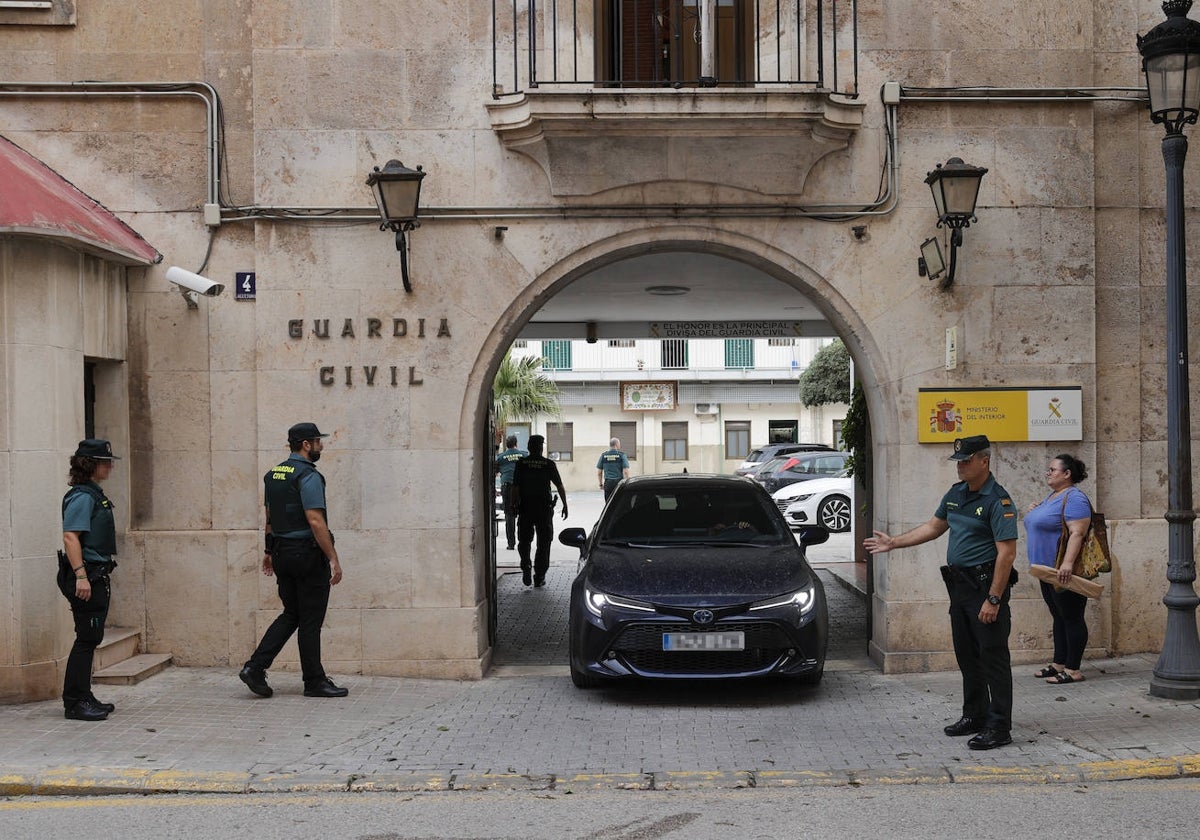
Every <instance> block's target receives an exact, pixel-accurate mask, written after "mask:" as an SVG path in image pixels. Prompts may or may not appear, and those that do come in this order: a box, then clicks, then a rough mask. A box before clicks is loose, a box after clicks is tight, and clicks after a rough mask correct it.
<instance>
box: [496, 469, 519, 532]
mask: <svg viewBox="0 0 1200 840" xmlns="http://www.w3.org/2000/svg"><path fill="white" fill-rule="evenodd" d="M512 488H513V486H512V482H511V481H510V482H508V483H507V484H501V485H500V504H501V505H502V506H503V507H504V536H506V537H508V547H509V548H512V547H513V546H514V545H516V544H517V512H516V510H514V509H513V503H512Z"/></svg>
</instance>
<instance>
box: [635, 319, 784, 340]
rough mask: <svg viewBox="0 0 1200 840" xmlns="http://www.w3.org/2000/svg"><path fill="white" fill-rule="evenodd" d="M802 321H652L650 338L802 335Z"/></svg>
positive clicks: (778, 336) (780, 336)
mask: <svg viewBox="0 0 1200 840" xmlns="http://www.w3.org/2000/svg"><path fill="white" fill-rule="evenodd" d="M805 335H806V334H805V332H804V322H803V321H652V322H651V323H650V337H651V338H803V337H805Z"/></svg>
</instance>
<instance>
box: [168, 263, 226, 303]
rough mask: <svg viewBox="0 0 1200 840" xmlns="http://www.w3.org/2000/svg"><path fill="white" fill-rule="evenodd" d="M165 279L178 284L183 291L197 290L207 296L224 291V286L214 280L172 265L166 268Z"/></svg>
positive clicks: (214, 295)
mask: <svg viewBox="0 0 1200 840" xmlns="http://www.w3.org/2000/svg"><path fill="white" fill-rule="evenodd" d="M167 279H168V280H170V281H171V282H172V283H174V284H175V285H176V286H179V288H180V289H182V290H183V291H184V292H185V293H186V292H198V293H199V294H202V295H208V296H209V297H216V296H217V295H219V294H221V292H223V291H225V287H224V286H223V285H222V284H220V283H217V282H216V281H214V280H209V279H208V278H207V277H205V276H203V275H201V274H193V273H192V272H190V271H188V270H186V269H183V268H180V267H179V266H177V265H173V266H171V267H170V268H168V269H167Z"/></svg>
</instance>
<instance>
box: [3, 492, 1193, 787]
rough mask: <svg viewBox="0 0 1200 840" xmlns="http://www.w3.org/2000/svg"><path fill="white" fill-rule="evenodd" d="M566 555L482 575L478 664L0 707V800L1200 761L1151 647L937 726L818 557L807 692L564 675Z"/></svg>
mask: <svg viewBox="0 0 1200 840" xmlns="http://www.w3.org/2000/svg"><path fill="white" fill-rule="evenodd" d="M581 495H586V494H581ZM593 495H598V494H593ZM579 501H580V504H579V512H578V513H577V512H576V508H575V507H574V503H575V499H574V498H572V503H573V507H572V510H571V512H572V517H571V521H570V522H569V523H568V524H580V525H581V527H590V523H582V522H578V523H577V522H576V520H577V518H578V517H580V516H586V515H594V514H593V513H591V512H590V510H591V508H592V507H595V510H598V506H595V505H589V504H588V502H589V500H587V499H580V500H579ZM560 524H561V520H559V521H558V522H557V523H556V525H560ZM501 539H503V538H501ZM558 549H561V551H560V550H558ZM501 552H502V553H503V552H504V548H503V543H502V544H501ZM513 556H514V557H515V553H513ZM575 557H576V553H575V552H574V551H572V550H570V549H567V548H566V547H565V546H558V547H557V548H556V551H555V554H554V559H553V562H552V565H551V568H550V572H549V574H548V576H547V586H546V587H544V588H542V589H529V588H525V587H523V586H521V584H520V579H519V576H517V575H513V574H502V575H501V577H500V581H499V587H498V589H499V605H500V610H501V627H500V639H499V640H498V643H497V649H496V664H495V667H494V668H493V669H492V672H491V674H490V675H489V676H488V677H487V678H486V679H484V680H482V681H478V682H448V681H439V680H421V679H400V678H388V677H367V676H357V675H344V674H337V673H334V674H332V676H333V677H334V679H335V680H336V681H337V682H338V683H339V684H344V685H346V686H347V687H348V688H349V689H350V696H349V697H347V698H343V699H334V700H328V699H313V698H305V697H304V696H302V694H301V684H300V679H299V675H298V674H296V673H294V672H285V671H279V670H276V671H273V672H271V674H270V675H269V679H270V682H271V685H272V686H273V687H274V689H275V696H274V697H272V698H269V699H264V698H257V697H255V696H254V695H252V694H250V692H249V691H248V690H247V689H246V688H245V686H243V685H242V683H241V682H240V681H239V680H238V678H237V667H227V668H178V667H176V668H170V669H168V670H167V671H165V672H163V673H161V674H159V675H157V676H155V677H153V678H151V679H149V680H147V681H146V682H143V683H141V684H139V685H135V686H119V687H109V686H99V687H98V690H99V693H100V697H101V699H103V700H109V701H112V702H114V703H116V704H117V711H116V712H115V713H114V714H113V715H112V716H111V717H110V718H109V719H108V720H107V721H104V722H102V723H95V724H89V723H82V722H77V721H68V720H65V719H64V718H63V716H62V705H61V703H60V702H59V701H57V700H51V701H46V702H40V703H29V704H25V705H20V706H0V768H2V769H0V795H4V796H14V795H25V794H70V795H88V794H99V793H127V792H142V793H147V792H193V791H194V792H215V793H245V792H265V791H312V790H319V791H338V790H411V791H420V790H430V791H442V790H458V789H508V790H547V789H555V790H559V791H564V790H573V791H576V792H579V791H583V790H589V789H625V788H627V789H658V790H663V789H672V788H703V787H783V786H814V785H846V784H854V785H873V784H897V783H898V784H913V783H962V782H988V783H1000V782H1014V781H1016V782H1033V783H1056V782H1067V783H1081V782H1097V781H1104V780H1112V779H1133V778H1180V777H1185V776H1200V703H1197V702H1195V701H1172V700H1164V699H1160V698H1155V697H1151V696H1150V695H1149V683H1150V677H1151V671H1152V669H1153V666H1154V663H1155V661H1156V660H1157V657H1156V656H1153V655H1145V656H1130V657H1123V658H1120V659H1105V660H1091V661H1087V662H1085V663H1084V673H1085V675H1086V676H1087V680H1086V681H1085V682H1083V683H1080V684H1077V685H1070V686H1050V685H1046V684H1045V683H1044V682H1043V681H1041V680H1037V679H1034V678H1033V677H1032V676H1030V675H1031V674H1032V673H1033V671H1034V670H1036V666H1028V665H1026V666H1020V667H1018V668H1017V669H1016V670H1015V672H1014V683H1015V693H1016V702H1015V708H1014V711H1015V727H1014V731H1013V739H1014V743H1013V744H1012V745H1011V746H1008V747H1004V748H1001V749H998V750H993V751H991V752H982V753H980V752H972V751H970V750H968V749H967V746H966V739H965V738H948V737H946V736H945V735H943V734H942V731H941V730H942V727H943V726H944V725H945V724H947V723H950V722H952V721H954V720H956V719H957V718H958V716H959V712H960V704H961V695H960V691H961V686H960V678H959V675H958V673H957V672H956V671H951V672H941V673H934V674H905V675H887V676H885V675H883V674H881V673H879V671H878V670H877V669H876V668H875V666H874V664H873V663H871V662H870V661H869V660H868V659H866V658H865V656H864V655H862V651H863V650H864V649H865V631H864V630H863V629H862V628H863V627H864V622H865V608H866V607H865V603H863V602H862V599H861V596H860V595H858V594H857V593H856V592H855V590H854V589H853V588H852V587H849V586H844V585H840V584H839V583H838V582H837V581H836V580H835V578H834V576H833V574H834V571H833V569H832V566H833V565H837V564H836V563H832V564H830V565H828V566H826V567H825V568H824V569H822V570H821V571H820V572H819V574H820V575H821V577H822V580H823V581H825V584H826V592H827V594H828V596H829V598H830V605H831V614H832V618H833V620H832V621H831V627H832V628H833V629H832V630H831V636H832V635H836V636H837V638H831V643H830V659H829V660H828V662H827V664H826V673H825V679H824V681H823V682H822V683H821V685H820V686H819V687H817V688H815V689H812V688H798V687H795V686H791V685H789V684H786V683H779V682H748V683H732V684H731V683H709V682H703V683H688V684H675V683H671V684H663V683H630V684H619V685H613V686H611V687H604V688H600V689H595V690H591V691H581V690H579V689H576V688H575V687H574V686H572V684H571V680H570V677H569V676H568V673H567V667H566V664H565V662H566V660H565V640H564V638H563V637H564V636H565V633H564V632H563V629H564V627H565V620H564V619H563V616H565V597H566V592H567V590H568V589H569V586H570V581H571V579H572V578H573V577H574V574H575ZM833 559H834V560H836V558H833ZM841 566H842V567H843V568H842V569H841V571H842V572H843V573H848V572H849V571H850V569H851V568H852V565H851V564H841ZM844 576H847V577H849V576H852V575H848V574H844Z"/></svg>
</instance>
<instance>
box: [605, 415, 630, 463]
mask: <svg viewBox="0 0 1200 840" xmlns="http://www.w3.org/2000/svg"><path fill="white" fill-rule="evenodd" d="M608 436H609V437H610V438H620V440H621V451H622V452H624V453H625V457H626V458H628V459H629V460H630V461H636V460H637V423H626V422H622V423H609V424H608ZM604 448H605V449H607V448H608V447H607V446H606V447H604Z"/></svg>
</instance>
